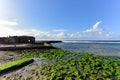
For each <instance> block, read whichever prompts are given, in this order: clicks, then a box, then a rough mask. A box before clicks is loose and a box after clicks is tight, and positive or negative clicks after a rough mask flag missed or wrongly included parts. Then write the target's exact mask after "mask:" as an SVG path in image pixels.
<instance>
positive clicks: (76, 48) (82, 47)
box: [53, 42, 120, 56]
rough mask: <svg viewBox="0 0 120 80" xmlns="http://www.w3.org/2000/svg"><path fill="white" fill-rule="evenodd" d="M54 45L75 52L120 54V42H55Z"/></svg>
mask: <svg viewBox="0 0 120 80" xmlns="http://www.w3.org/2000/svg"><path fill="white" fill-rule="evenodd" d="M53 46H55V47H59V48H62V49H64V50H68V51H73V52H85V53H91V54H97V55H108V56H120V43H107V42H106V43H105V42H104V43H94V42H93V43H83V42H82V43H76V42H64V43H54V44H53Z"/></svg>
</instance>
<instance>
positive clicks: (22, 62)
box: [0, 58, 33, 74]
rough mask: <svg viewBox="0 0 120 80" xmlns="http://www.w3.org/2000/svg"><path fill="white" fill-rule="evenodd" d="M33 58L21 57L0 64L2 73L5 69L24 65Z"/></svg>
mask: <svg viewBox="0 0 120 80" xmlns="http://www.w3.org/2000/svg"><path fill="white" fill-rule="evenodd" d="M32 61H33V59H32V58H24V59H19V60H16V61H12V62H8V63H5V64H3V65H1V66H0V74H1V73H2V72H4V71H9V70H10V69H13V68H14V69H15V68H17V67H20V66H23V65H25V64H28V63H29V62H32Z"/></svg>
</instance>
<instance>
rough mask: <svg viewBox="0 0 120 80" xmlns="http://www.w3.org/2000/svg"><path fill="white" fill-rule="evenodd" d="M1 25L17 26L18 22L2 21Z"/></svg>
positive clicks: (0, 21)
mask: <svg viewBox="0 0 120 80" xmlns="http://www.w3.org/2000/svg"><path fill="white" fill-rule="evenodd" d="M0 25H3V26H17V25H18V22H16V21H9V20H0Z"/></svg>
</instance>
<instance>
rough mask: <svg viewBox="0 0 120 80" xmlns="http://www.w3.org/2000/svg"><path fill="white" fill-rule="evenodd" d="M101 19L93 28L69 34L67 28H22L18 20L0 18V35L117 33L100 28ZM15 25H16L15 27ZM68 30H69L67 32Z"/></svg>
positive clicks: (108, 36) (96, 35)
mask: <svg viewBox="0 0 120 80" xmlns="http://www.w3.org/2000/svg"><path fill="white" fill-rule="evenodd" d="M100 24H101V21H98V22H96V24H95V25H93V26H92V28H90V29H87V30H84V31H80V32H76V33H72V34H69V33H68V31H67V30H65V29H57V30H53V31H52V32H48V31H40V30H38V29H20V28H19V27H18V26H19V25H20V24H18V22H17V21H8V20H0V36H9V35H10V36H16V35H18V36H20V35H29V36H35V37H36V38H37V39H112V38H114V36H115V34H114V33H113V32H106V31H105V30H103V29H102V28H100V26H99V25H100ZM14 26H15V27H14ZM66 31H67V32H66Z"/></svg>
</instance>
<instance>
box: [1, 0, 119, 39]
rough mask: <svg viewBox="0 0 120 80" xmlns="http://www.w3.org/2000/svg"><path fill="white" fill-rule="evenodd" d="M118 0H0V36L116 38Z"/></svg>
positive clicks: (117, 29)
mask: <svg viewBox="0 0 120 80" xmlns="http://www.w3.org/2000/svg"><path fill="white" fill-rule="evenodd" d="M119 4H120V0H0V37H6V36H16V35H18V36H22V35H28V36H34V37H35V38H36V39H49V40H64V39H65V40H69V39H72V40H74V39H77V40H120V31H119V30H120V5H119Z"/></svg>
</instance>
